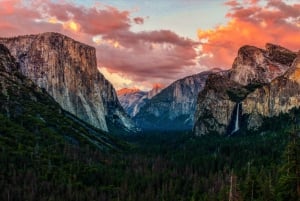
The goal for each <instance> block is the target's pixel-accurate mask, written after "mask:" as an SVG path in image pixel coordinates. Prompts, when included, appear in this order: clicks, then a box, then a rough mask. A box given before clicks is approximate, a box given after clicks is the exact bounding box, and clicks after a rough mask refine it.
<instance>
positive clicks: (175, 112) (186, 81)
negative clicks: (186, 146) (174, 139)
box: [134, 69, 219, 131]
mask: <svg viewBox="0 0 300 201" xmlns="http://www.w3.org/2000/svg"><path fill="white" fill-rule="evenodd" d="M217 71H219V70H218V69H215V70H213V71H206V72H202V73H199V74H196V75H192V76H188V77H185V78H183V79H180V80H177V81H175V82H173V83H172V84H170V85H169V86H168V87H166V88H165V89H163V90H162V91H161V92H160V93H158V94H157V95H155V96H153V97H152V98H151V99H149V100H148V101H147V102H146V104H145V105H144V106H143V107H141V109H140V111H139V112H138V113H137V114H136V115H135V116H134V120H135V121H136V123H137V125H138V126H139V127H141V128H142V129H144V130H163V131H169V130H190V129H192V127H193V122H194V113H195V110H196V102H197V94H198V93H199V92H200V91H201V90H202V89H203V88H204V86H205V82H206V79H207V77H208V76H209V74H211V73H212V72H217Z"/></svg>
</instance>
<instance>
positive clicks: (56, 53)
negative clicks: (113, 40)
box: [0, 33, 135, 131]
mask: <svg viewBox="0 0 300 201" xmlns="http://www.w3.org/2000/svg"><path fill="white" fill-rule="evenodd" d="M0 43H2V44H4V45H5V46H6V47H8V49H9V50H10V52H11V54H12V55H13V57H14V58H15V59H16V61H17V62H18V63H19V67H18V71H19V72H20V73H21V74H23V75H24V76H26V77H27V78H29V79H31V80H32V81H33V82H34V83H35V84H37V86H38V87H40V88H43V89H45V90H46V92H48V93H49V94H50V95H51V96H52V97H53V98H54V100H55V101H56V102H58V103H59V105H60V106H61V107H62V108H63V109H64V110H66V111H68V112H70V113H71V114H73V115H75V116H77V117H78V118H79V119H81V120H83V121H85V122H87V123H89V124H91V125H93V126H95V127H96V128H99V129H102V130H104V131H108V130H110V128H109V127H110V126H112V127H113V126H118V127H123V128H124V129H127V130H134V129H135V126H134V123H133V122H132V121H131V119H130V118H129V117H128V116H127V115H126V113H125V112H124V110H123V108H122V107H121V105H120V103H119V101H118V98H117V95H116V92H115V90H114V88H113V86H112V85H111V84H110V83H109V82H108V81H107V80H106V79H105V78H104V76H103V75H102V74H101V73H100V72H99V71H98V69H97V61H96V52H95V48H93V47H90V46H88V45H85V44H82V43H80V42H77V41H75V40H73V39H71V38H69V37H67V36H64V35H61V34H58V33H43V34H38V35H27V36H18V37H14V38H0Z"/></svg>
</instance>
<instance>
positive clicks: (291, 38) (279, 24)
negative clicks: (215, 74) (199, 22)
mask: <svg viewBox="0 0 300 201" xmlns="http://www.w3.org/2000/svg"><path fill="white" fill-rule="evenodd" d="M257 3H258V1H249V3H248V4H239V3H238V1H228V2H227V3H226V5H228V6H230V7H231V10H230V12H229V13H228V14H227V17H228V18H229V22H228V23H227V24H226V25H224V26H217V27H216V28H214V29H211V30H201V29H199V30H198V37H199V40H202V41H204V40H206V41H207V42H205V43H204V44H203V45H202V46H203V51H202V53H203V54H212V55H213V57H211V58H210V57H203V58H201V60H200V62H201V63H202V64H204V65H208V66H211V67H225V68H229V67H230V66H231V64H232V62H233V59H234V58H235V56H236V53H237V50H238V49H239V48H240V47H241V46H242V45H245V44H248V45H254V46H258V47H264V45H265V44H266V43H267V42H270V43H275V44H279V45H282V46H284V47H287V48H290V49H292V50H298V49H300V37H299V36H298V35H299V31H300V28H299V24H298V23H299V18H298V16H299V15H300V4H286V3H284V2H283V1H279V0H278V1H270V2H269V3H268V4H267V5H266V6H263V7H261V6H258V4H257Z"/></svg>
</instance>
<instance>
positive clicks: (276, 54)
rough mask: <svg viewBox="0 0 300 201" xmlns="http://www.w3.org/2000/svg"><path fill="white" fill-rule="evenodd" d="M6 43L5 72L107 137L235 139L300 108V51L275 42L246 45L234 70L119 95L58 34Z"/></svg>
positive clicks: (84, 52) (75, 45)
mask: <svg viewBox="0 0 300 201" xmlns="http://www.w3.org/2000/svg"><path fill="white" fill-rule="evenodd" d="M0 44H3V46H1V48H2V53H3V55H2V57H3V59H2V62H3V64H2V70H3V71H4V70H5V72H3V74H7V73H11V72H13V75H14V76H15V75H16V73H17V74H18V76H19V77H18V78H16V77H14V78H12V80H14V79H16V80H18V79H19V81H16V82H19V85H18V86H17V87H18V88H22V87H21V86H22V85H26V86H27V84H28V83H29V82H30V81H31V82H32V83H33V84H34V85H35V87H33V88H34V89H36V90H40V91H42V92H43V93H44V94H45V96H46V95H49V96H50V97H52V98H53V101H54V102H57V104H58V105H59V107H61V110H63V111H65V112H66V114H68V115H67V116H68V117H72V118H76V120H74V119H73V120H74V121H76V122H79V121H80V122H83V123H84V124H89V125H91V126H92V127H94V128H97V129H101V130H102V131H110V132H114V133H127V134H129V133H130V134H132V133H137V132H138V131H139V130H140V128H141V129H142V130H143V131H146V132H147V131H186V130H192V129H193V132H194V134H195V135H205V134H209V133H217V134H221V135H223V134H232V133H235V132H238V131H240V130H246V131H256V130H259V129H260V127H261V126H262V125H263V124H264V120H265V119H266V118H271V117H277V116H278V115H280V114H289V113H290V111H291V110H293V109H296V108H298V107H300V97H299V95H298V94H299V93H300V81H299V80H300V73H299V69H300V64H299V60H300V59H299V53H296V52H293V51H290V50H288V49H286V48H284V47H281V46H278V45H274V44H266V47H265V49H260V48H257V47H254V46H249V45H246V46H243V47H241V48H240V49H239V51H238V54H237V57H236V58H235V60H234V62H233V65H232V68H231V69H229V70H220V69H213V70H211V71H206V72H201V73H199V74H196V75H191V76H188V77H185V78H182V79H180V80H177V81H175V82H173V83H172V84H170V85H169V86H167V87H165V88H164V87H162V86H161V85H159V84H157V85H155V86H154V87H153V89H152V90H151V91H149V92H145V91H141V90H139V89H121V90H119V91H118V92H116V91H115V89H114V88H113V86H112V85H111V84H110V82H109V81H107V80H106V79H105V78H104V76H103V75H102V74H101V73H100V72H99V71H98V69H97V62H96V53H95V49H94V48H93V47H90V46H87V45H85V44H82V43H80V42H77V41H75V40H73V39H71V38H69V37H67V36H64V35H61V34H58V33H43V34H38V35H26V36H18V37H12V38H0ZM4 55H6V57H5V58H4ZM8 61H9V62H11V63H12V64H11V65H10V64H9V63H8ZM10 66H13V67H12V68H13V69H9V68H10ZM22 76H23V77H24V79H27V80H30V81H25V82H24V83H23V82H22V81H20V78H21V77H22ZM6 87H10V86H8V85H3V86H2V94H3V95H2V98H3V100H2V99H1V100H2V101H4V102H3V105H2V114H3V115H5V116H6V117H7V118H10V117H11V115H12V114H13V113H14V112H16V114H18V112H19V109H18V107H17V108H15V109H14V110H16V111H14V112H11V108H10V107H12V108H14V107H15V106H14V105H11V104H9V103H8V102H7V100H6V99H7V92H6V90H7V89H6ZM29 94H30V93H29ZM28 98H30V97H28ZM33 99H38V98H37V97H36V98H34V96H33ZM5 101H6V102H5ZM7 105H9V106H7ZM21 108H22V107H21ZM20 110H22V109H20ZM5 111H6V112H5ZM125 111H126V112H125ZM77 118H78V119H77Z"/></svg>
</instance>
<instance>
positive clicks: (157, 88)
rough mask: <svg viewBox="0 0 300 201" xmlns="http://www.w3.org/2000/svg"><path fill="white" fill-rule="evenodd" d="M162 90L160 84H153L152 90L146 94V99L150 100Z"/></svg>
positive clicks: (162, 86)
mask: <svg viewBox="0 0 300 201" xmlns="http://www.w3.org/2000/svg"><path fill="white" fill-rule="evenodd" d="M163 88H164V85H163V84H160V83H155V84H153V87H152V89H151V90H150V91H149V92H148V94H147V98H148V99H151V98H152V97H154V96H155V95H156V94H158V93H159V92H161V90H162V89H163Z"/></svg>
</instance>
